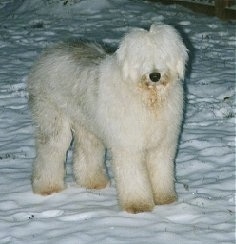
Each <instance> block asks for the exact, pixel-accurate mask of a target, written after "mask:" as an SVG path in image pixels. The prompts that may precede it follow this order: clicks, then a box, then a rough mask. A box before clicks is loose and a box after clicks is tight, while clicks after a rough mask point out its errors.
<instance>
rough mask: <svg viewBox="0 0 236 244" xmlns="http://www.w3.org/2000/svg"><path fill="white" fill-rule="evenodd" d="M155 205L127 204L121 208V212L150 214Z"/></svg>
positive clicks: (142, 203) (143, 203)
mask: <svg viewBox="0 0 236 244" xmlns="http://www.w3.org/2000/svg"><path fill="white" fill-rule="evenodd" d="M154 207H155V205H154V204H153V203H145V202H140V203H138V202H136V203H129V204H125V205H124V206H123V210H125V211H126V212H128V213H132V214H137V213H142V212H151V211H152V210H153V208H154Z"/></svg>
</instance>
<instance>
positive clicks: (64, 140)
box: [32, 103, 71, 195]
mask: <svg viewBox="0 0 236 244" xmlns="http://www.w3.org/2000/svg"><path fill="white" fill-rule="evenodd" d="M41 105H42V106H43V109H42V106H41V107H40V108H39V107H38V108H39V109H38V110H36V112H37V113H38V114H37V115H36V116H35V120H36V124H37V125H38V127H37V129H36V150H37V155H36V159H35V162H34V166H33V175H32V188H33V191H34V192H35V193H39V194H42V195H48V194H51V193H54V192H60V191H62V190H63V189H64V188H65V185H64V175H65V169H64V161H65V159H66V151H67V149H68V147H69V145H70V142H71V131H70V126H69V122H68V121H67V120H66V119H65V118H64V117H63V116H62V115H61V114H60V112H57V111H56V108H54V107H50V106H51V105H49V104H44V105H43V104H41ZM36 106H40V103H38V104H37V105H36ZM34 109H36V108H35V107H34ZM40 111H43V112H40Z"/></svg>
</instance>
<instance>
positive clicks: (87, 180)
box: [73, 126, 108, 189]
mask: <svg viewBox="0 0 236 244" xmlns="http://www.w3.org/2000/svg"><path fill="white" fill-rule="evenodd" d="M73 170H74V176H75V180H76V182H77V184H78V185H80V186H81V187H85V188H88V189H101V188H105V187H106V185H107V184H108V179H107V176H106V170H105V147H104V145H103V143H102V142H101V141H100V140H99V139H98V138H97V137H96V136H95V135H93V134H92V133H90V132H89V131H88V130H86V129H85V128H84V127H82V126H76V127H75V128H74V153H73Z"/></svg>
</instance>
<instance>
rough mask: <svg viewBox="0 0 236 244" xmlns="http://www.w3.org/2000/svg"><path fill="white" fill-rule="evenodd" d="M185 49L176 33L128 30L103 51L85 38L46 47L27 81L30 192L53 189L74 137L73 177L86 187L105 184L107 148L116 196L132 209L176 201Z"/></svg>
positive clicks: (59, 184) (60, 181) (158, 28)
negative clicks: (32, 129)
mask: <svg viewBox="0 0 236 244" xmlns="http://www.w3.org/2000/svg"><path fill="white" fill-rule="evenodd" d="M187 57H188V56H187V50H186V48H185V46H184V44H183V42H182V39H181V38H180V36H179V34H178V33H177V32H176V30H175V29H174V28H173V27H171V26H167V25H152V26H151V27H150V30H149V31H146V30H144V29H133V30H131V31H130V32H129V33H128V34H126V36H125V37H124V38H123V40H122V41H121V43H120V46H119V48H118V50H117V51H116V52H115V53H114V54H112V55H108V54H106V52H105V51H104V50H103V48H102V47H101V46H99V45H96V44H92V43H81V42H80V43H70V44H59V45H56V46H54V47H53V48H51V49H48V50H46V51H45V52H44V53H43V54H42V56H41V57H40V59H39V60H38V62H36V64H35V65H34V67H33V68H32V71H31V73H30V75H29V79H28V89H29V99H30V105H31V108H32V114H33V118H34V121H35V123H36V149H37V156H36V159H35V162H34V167H33V176H32V187H33V191H34V192H35V193H40V194H51V193H53V192H60V191H62V190H63V189H64V188H65V185H64V174H65V173H64V161H65V158H66V152H67V150H68V147H69V145H70V143H71V140H72V136H73V137H74V162H73V165H74V175H75V179H76V182H77V183H78V184H79V185H80V186H82V187H86V188H95V189H100V188H104V187H106V185H107V183H108V179H107V176H106V174H105V169H104V160H105V159H104V154H105V148H110V149H111V152H112V166H113V170H114V176H115V180H116V186H117V192H118V199H119V202H120V205H121V208H122V209H123V210H126V211H128V212H131V213H138V212H143V211H151V210H152V209H153V207H154V206H155V204H166V203H171V202H173V201H175V200H176V193H175V189H174V163H173V161H174V158H175V153H176V147H177V141H178V136H179V133H180V126H181V121H182V110H183V89H182V82H181V80H182V79H183V76H184V71H185V63H186V61H187Z"/></svg>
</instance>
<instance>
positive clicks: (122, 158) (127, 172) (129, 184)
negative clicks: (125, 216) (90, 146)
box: [112, 149, 155, 213]
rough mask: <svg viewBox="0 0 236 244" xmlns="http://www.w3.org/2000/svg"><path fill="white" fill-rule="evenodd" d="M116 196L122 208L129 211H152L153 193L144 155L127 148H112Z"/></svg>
mask: <svg viewBox="0 0 236 244" xmlns="http://www.w3.org/2000/svg"><path fill="white" fill-rule="evenodd" d="M112 155H113V167H114V173H115V180H116V186H117V190H118V198H119V202H120V205H121V207H122V209H123V210H125V211H127V212H129V213H139V212H145V211H152V209H153V208H154V205H155V204H154V201H153V194H152V190H151V183H150V180H149V176H148V171H147V168H146V165H145V155H144V154H143V153H142V152H132V151H129V150H122V149H121V150H112Z"/></svg>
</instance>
